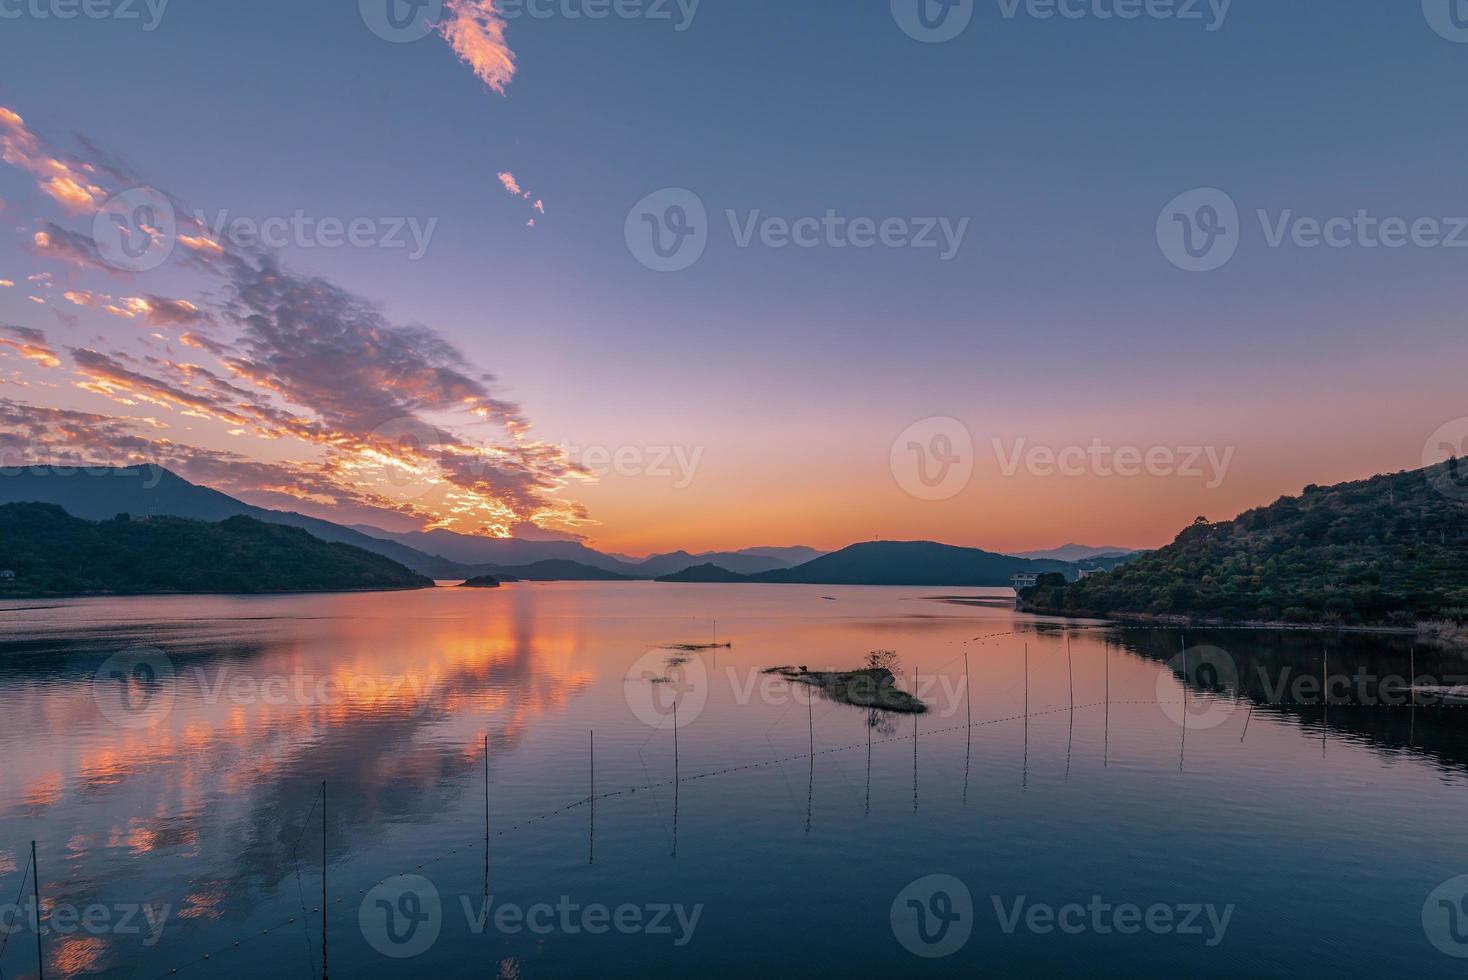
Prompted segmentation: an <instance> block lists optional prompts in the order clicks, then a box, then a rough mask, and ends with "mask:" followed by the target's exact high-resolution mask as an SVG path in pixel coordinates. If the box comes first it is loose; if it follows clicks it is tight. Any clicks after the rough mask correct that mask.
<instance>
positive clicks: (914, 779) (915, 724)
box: [912, 667, 918, 813]
mask: <svg viewBox="0 0 1468 980" xmlns="http://www.w3.org/2000/svg"><path fill="white" fill-rule="evenodd" d="M917 687H918V673H917V668H916V667H914V668H913V669H912V696H913V697H917ZM917 736H918V715H917V712H916V711H914V712H913V713H912V812H913V813H916V812H917V808H918V790H917Z"/></svg>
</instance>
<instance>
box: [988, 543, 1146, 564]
mask: <svg viewBox="0 0 1468 980" xmlns="http://www.w3.org/2000/svg"><path fill="white" fill-rule="evenodd" d="M1140 553H1141V552H1140V550H1139V549H1137V548H1121V547H1114V546H1106V545H1102V546H1096V545H1089V544H1063V545H1061V546H1060V547H1059V548H1050V549H1048V550H1046V551H1016V552H1014V553H1013V554H1014V557H1016V558H1032V559H1036V560H1045V559H1054V560H1056V561H1084V560H1085V559H1087V558H1109V557H1115V556H1118V555H1136V554H1140Z"/></svg>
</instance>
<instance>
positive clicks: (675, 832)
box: [673, 697, 678, 857]
mask: <svg viewBox="0 0 1468 980" xmlns="http://www.w3.org/2000/svg"><path fill="white" fill-rule="evenodd" d="M677 856H678V699H677V698H676V697H674V698H673V857H677Z"/></svg>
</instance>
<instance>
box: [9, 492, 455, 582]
mask: <svg viewBox="0 0 1468 980" xmlns="http://www.w3.org/2000/svg"><path fill="white" fill-rule="evenodd" d="M0 565H3V566H4V568H5V569H6V570H7V571H10V572H13V573H14V577H13V578H11V577H9V576H6V577H5V578H3V579H0V597H5V596H46V595H93V594H116V595H140V594H142V595H145V594H153V593H261V592H344V591H357V590H386V589H421V588H431V587H432V586H433V581H432V580H431V579H429V578H426V577H424V576H422V575H419V574H417V573H415V572H412V571H410V570H408V569H407V568H404V567H403V566H402V565H399V564H398V563H397V562H394V561H390V560H389V559H387V558H384V557H382V556H381V555H375V554H372V553H371V552H368V551H363V550H362V549H360V548H354V547H352V546H350V545H345V544H338V543H333V542H326V541H322V540H320V539H319V538H316V537H313V536H312V535H310V534H308V533H307V532H305V531H303V530H301V529H300V528H293V527H282V526H280V525H278V524H269V523H266V522H264V521H257V520H255V519H254V518H250V517H239V516H234V517H228V518H226V519H224V520H223V521H201V520H190V519H186V518H179V517H142V518H139V519H136V520H134V519H132V518H130V517H128V516H127V515H122V516H119V517H114V518H112V519H110V520H106V521H87V520H83V519H81V518H78V517H73V516H72V515H70V514H68V513H67V512H66V511H65V510H63V509H62V508H61V507H59V506H57V505H55V504H38V503H19V504H4V505H0Z"/></svg>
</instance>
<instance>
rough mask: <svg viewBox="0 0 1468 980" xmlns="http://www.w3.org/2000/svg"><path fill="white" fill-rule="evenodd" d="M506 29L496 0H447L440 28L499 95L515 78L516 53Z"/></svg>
mask: <svg viewBox="0 0 1468 980" xmlns="http://www.w3.org/2000/svg"><path fill="white" fill-rule="evenodd" d="M506 27H507V25H506V23H505V19H504V18H503V17H501V16H500V15H499V12H498V11H497V10H496V9H495V0H445V3H444V19H443V20H442V21H441V22H440V23H439V25H438V30H439V32H440V33H441V34H443V36H444V39H445V40H447V41H448V42H449V45H450V46H451V47H453V49H454V53H455V54H457V55H458V56H459V60H461V61H463V62H464V63H465V64H467V65H469V66H470V67H471V68H473V69H474V74H476V75H478V76H479V80H480V81H482V82H483V83H484V84H485V85H487V86H489V87H490V88H491V89H493V90H494V91H496V92H498V93H499V94H500V95H504V94H505V88H506V86H508V85H509V84H510V82H511V81H512V80H513V79H514V77H515V52H513V51H511V50H510V46H509V44H508V43H507V42H506V41H505V30H506Z"/></svg>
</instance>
